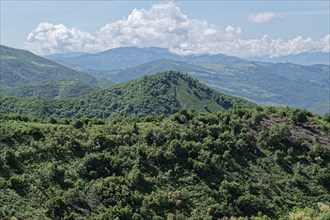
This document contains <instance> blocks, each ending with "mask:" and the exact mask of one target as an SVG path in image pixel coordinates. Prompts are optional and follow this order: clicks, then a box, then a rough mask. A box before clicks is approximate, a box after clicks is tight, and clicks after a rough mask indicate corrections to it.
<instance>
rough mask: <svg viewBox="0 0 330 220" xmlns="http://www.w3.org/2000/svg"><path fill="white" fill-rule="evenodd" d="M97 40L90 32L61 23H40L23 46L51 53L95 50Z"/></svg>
mask: <svg viewBox="0 0 330 220" xmlns="http://www.w3.org/2000/svg"><path fill="white" fill-rule="evenodd" d="M98 44H99V42H98V40H97V39H96V38H95V37H93V36H92V35H91V34H90V33H87V32H83V31H80V30H79V29H78V28H75V27H73V28H71V29H69V28H67V27H66V26H64V25H63V24H58V25H54V24H51V23H47V22H45V23H40V24H39V25H38V27H37V28H36V29H34V30H33V31H32V32H31V33H30V34H29V36H28V37H27V40H26V42H25V48H27V49H30V50H31V51H33V52H35V53H37V54H42V55H43V54H51V53H59V52H71V51H96V50H98V49H101V48H98Z"/></svg>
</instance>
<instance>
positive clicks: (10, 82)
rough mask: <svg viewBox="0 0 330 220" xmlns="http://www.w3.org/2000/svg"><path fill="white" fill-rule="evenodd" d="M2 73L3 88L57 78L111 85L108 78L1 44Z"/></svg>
mask: <svg viewBox="0 0 330 220" xmlns="http://www.w3.org/2000/svg"><path fill="white" fill-rule="evenodd" d="M0 74H1V77H0V87H1V89H6V88H12V87H20V86H26V85H37V84H39V83H43V82H46V81H57V80H73V81H78V82H80V83H85V84H90V85H95V86H99V87H102V88H104V87H109V85H110V82H108V81H107V80H104V79H98V78H95V77H93V76H91V75H88V74H86V73H82V72H79V71H76V70H73V69H70V68H68V67H65V66H62V65H60V64H58V63H55V62H53V61H50V60H47V59H45V58H42V57H39V56H37V55H35V54H33V53H31V52H29V51H25V50H18V49H14V48H10V47H6V46H2V45H0Z"/></svg>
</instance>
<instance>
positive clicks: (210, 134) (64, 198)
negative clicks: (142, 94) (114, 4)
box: [0, 75, 330, 219]
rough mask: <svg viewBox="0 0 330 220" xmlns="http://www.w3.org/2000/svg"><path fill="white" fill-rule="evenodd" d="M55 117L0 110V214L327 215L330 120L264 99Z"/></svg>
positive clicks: (134, 216)
mask: <svg viewBox="0 0 330 220" xmlns="http://www.w3.org/2000/svg"><path fill="white" fill-rule="evenodd" d="M171 76H176V75H171ZM157 77H159V79H163V80H164V78H161V77H160V76H159V75H158V76H157ZM141 80H143V79H141ZM141 82H142V81H141ZM127 85H130V84H127ZM47 121H48V122H49V123H46V122H44V123H36V122H33V119H31V118H28V117H26V116H21V115H6V116H4V115H3V116H2V117H1V119H0V146H1V147H0V218H3V219H10V218H11V217H16V218H18V219H48V218H49V219H116V218H118V219H188V218H190V219H221V218H226V217H228V218H229V217H231V216H233V217H244V216H248V217H252V219H269V218H272V219H280V218H282V219H329V215H330V209H329V201H330V185H329V182H330V149H329V146H328V144H329V136H328V134H327V133H328V132H329V131H330V124H329V122H330V120H329V117H321V116H314V115H313V114H311V113H310V112H307V111H299V110H294V109H289V108H274V107H269V108H262V107H257V108H254V109H246V108H239V109H232V110H229V111H226V112H217V113H197V112H193V111H187V110H181V111H180V112H178V113H176V114H174V115H171V116H169V117H164V116H146V117H141V118H125V119H113V120H110V121H103V120H101V119H95V118H93V119H78V120H75V121H71V120H56V119H54V118H48V119H47ZM14 219H15V218H14ZM242 219H243V218H242Z"/></svg>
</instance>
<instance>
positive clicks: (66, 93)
mask: <svg viewBox="0 0 330 220" xmlns="http://www.w3.org/2000/svg"><path fill="white" fill-rule="evenodd" d="M97 90H99V88H98V87H96V86H92V85H87V84H84V83H80V82H78V81H68V80H60V81H52V82H45V83H42V84H38V85H34V86H22V87H18V88H10V89H6V90H3V91H1V94H2V95H5V96H14V97H36V98H43V99H60V98H75V97H79V96H82V95H86V94H89V93H92V92H95V91H97Z"/></svg>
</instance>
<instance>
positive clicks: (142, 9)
mask: <svg viewBox="0 0 330 220" xmlns="http://www.w3.org/2000/svg"><path fill="white" fill-rule="evenodd" d="M166 4H170V5H171V7H167V6H166ZM155 5H161V7H165V8H166V10H165V11H166V13H167V14H165V15H163V17H162V18H159V22H162V21H163V20H164V18H168V19H167V22H168V23H164V22H165V21H164V22H163V23H161V24H162V25H164V29H166V28H168V29H171V30H172V29H176V30H178V31H177V33H175V35H173V33H171V35H168V34H167V33H164V32H163V30H160V29H159V28H157V26H156V25H157V24H159V23H157V24H154V23H152V20H154V21H157V19H158V17H157V13H158V12H161V11H162V8H160V9H159V11H157V10H158V9H154V11H152V10H153V9H151V8H152V7H153V6H155ZM164 5H165V6H164ZM173 5H174V6H173ZM176 8H179V10H180V11H179V12H178V11H177V10H176ZM134 9H137V10H138V11H137V12H138V13H142V18H141V20H139V18H140V17H134V21H131V22H129V21H128V17H129V15H131V14H132V11H133V10H134ZM172 11H175V13H176V14H175V15H174V14H173V13H174V12H173V13H172ZM138 13H136V14H135V15H138ZM155 13H156V15H155ZM146 16H147V17H148V16H149V17H148V18H146ZM146 19H150V20H146ZM161 19H163V20H161ZM171 19H172V20H173V22H175V23H176V25H177V26H173V24H170V23H173V22H171V21H172V20H171ZM176 19H178V20H176ZM180 19H181V20H180ZM136 20H137V21H138V22H135V21H136ZM120 21H122V22H120ZM139 22H140V23H139ZM150 22H151V23H150ZM178 22H181V23H178ZM203 22H204V23H205V22H206V23H207V24H206V25H205V24H203ZM43 23H44V24H45V23H47V24H48V25H43V26H38V25H40V24H43ZM135 23H136V24H135ZM146 23H147V24H148V25H150V26H151V28H150V30H146V29H145V28H144V29H143V28H139V27H138V28H135V29H134V27H133V26H134V25H144V24H146ZM59 24H63V26H56V25H59ZM108 24H112V25H109V26H107V25H108ZM167 24H168V25H169V26H167ZM153 25H155V27H153ZM329 25H330V24H329V1H172V2H164V1H92V2H91V1H8V0H7V1H3V0H1V44H4V45H8V46H12V47H16V48H26V49H29V50H32V51H33V52H36V53H39V54H48V53H54V52H70V51H78V50H81V51H88V52H97V51H100V50H105V49H109V48H113V47H117V46H141V47H143V46H157V45H161V46H162V47H168V48H169V49H171V50H172V51H174V52H177V53H205V52H210V53H217V52H222V53H227V54H228V53H230V51H235V50H232V49H231V48H230V47H244V48H245V52H243V53H242V56H254V55H272V54H271V52H269V53H268V54H267V50H272V51H274V50H277V48H275V49H274V48H271V46H267V47H266V46H265V48H263V49H258V50H259V51H256V52H253V53H252V52H251V53H250V52H247V51H253V50H255V49H256V48H260V46H259V44H260V45H263V44H265V42H266V43H268V44H272V45H274V44H276V45H278V47H279V48H282V49H281V51H280V50H279V51H277V52H273V53H278V54H280V55H286V54H285V52H284V48H285V47H287V46H288V45H289V46H291V47H292V48H291V50H289V52H288V53H290V51H291V53H296V52H299V50H298V49H296V50H294V47H301V49H300V50H307V49H314V48H312V47H318V48H317V49H319V50H326V49H324V48H323V47H324V39H325V40H327V39H328V38H325V36H327V35H329V32H330V31H329ZM38 27H39V28H38ZM74 27H75V28H76V30H73V28H74ZM104 27H107V28H108V29H107V28H105V29H103V31H101V29H102V28H104ZM228 27H229V28H228ZM230 27H231V28H230ZM185 28H186V29H185ZM195 28H196V29H195ZM106 29H107V30H106ZM119 29H120V30H119ZM128 29H129V30H128ZM200 29H203V30H204V31H203V32H200V33H198V34H199V35H203V36H204V35H205V37H204V38H199V37H197V36H191V35H193V34H192V33H189V34H187V36H183V33H186V32H187V31H188V32H192V31H193V30H194V31H195V32H196V31H197V32H198V31H199V30H200ZM211 29H212V30H211ZM126 30H128V32H125V31H126ZM190 30H192V31H190ZM157 31H158V32H159V31H161V33H158V32H157ZM180 31H181V32H182V34H178V33H181V32H180ZM44 32H47V35H45V34H42V33H44ZM62 32H63V33H64V34H63V36H65V34H67V37H66V39H67V38H70V37H71V38H74V39H76V40H75V41H74V42H73V41H69V40H63V39H62V38H63V37H61V36H58V35H59V34H58V33H62ZM114 32H115V33H116V34H114ZM147 32H150V35H149V36H145V35H146V34H145V33H147ZM211 32H212V34H210V33H211ZM31 33H32V35H31ZM100 33H101V34H100ZM130 34H131V36H130ZM29 35H31V36H30V38H29V40H27V38H28V36H29ZM196 35H197V34H196ZM206 35H207V36H206ZM265 35H267V37H268V38H269V39H268V38H267V37H266V38H264V37H265ZM155 36H160V38H159V39H156V37H155ZM161 37H164V39H163V38H161ZM297 37H301V38H297ZM123 38H125V39H126V40H122V39H123ZM168 38H172V39H173V38H177V40H176V41H174V40H173V41H172V42H166V43H164V42H163V41H167V39H168ZM309 38H311V39H312V40H313V41H311V40H308V39H309ZM148 39H152V40H151V42H146V41H147V40H148ZM184 39H187V43H185V42H184ZM253 39H256V40H258V41H256V42H255V41H252V40H253ZM306 39H307V40H306ZM322 39H323V41H322ZM79 40H81V42H82V43H79V45H78V41H79ZM213 40H214V41H219V42H218V44H213V45H209V44H208V42H209V41H213ZM294 40H295V42H296V43H294V44H292V42H293V41H294ZM50 41H52V42H55V43H53V44H52V45H50V44H47V43H45V42H50ZM109 41H113V42H111V43H109ZM158 41H159V42H158ZM231 41H236V43H237V44H232V43H230V42H231ZM291 41H292V42H291ZM314 41H315V42H314ZM320 41H322V42H323V44H322V42H321V43H320ZM221 42H224V44H225V45H226V46H220V44H221ZM274 42H275V43H274ZM297 42H298V43H297ZM299 42H300V43H299ZM285 43H286V44H285ZM82 44H84V45H87V46H84V45H82ZM153 44H155V45H153ZM203 44H205V45H203ZM242 45H243V46H242ZM301 45H302V46H301ZM47 47H49V48H50V49H49V48H47ZM213 48H217V49H213ZM322 48H323V49H322ZM233 53H234V54H232V55H237V53H238V50H237V51H236V52H233ZM235 53H236V54H235ZM238 55H239V54H238ZM273 55H274V54H273ZM275 55H276V54H275Z"/></svg>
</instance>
